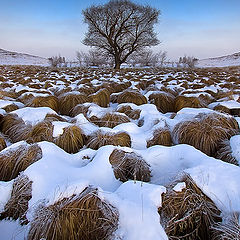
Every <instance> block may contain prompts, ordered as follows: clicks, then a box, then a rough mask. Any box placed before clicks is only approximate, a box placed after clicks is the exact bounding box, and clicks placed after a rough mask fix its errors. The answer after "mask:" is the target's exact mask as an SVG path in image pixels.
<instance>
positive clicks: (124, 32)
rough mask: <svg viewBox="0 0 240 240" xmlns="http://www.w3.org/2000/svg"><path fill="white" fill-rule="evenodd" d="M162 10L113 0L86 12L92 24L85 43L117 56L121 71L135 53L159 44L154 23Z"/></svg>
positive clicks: (87, 19)
mask: <svg viewBox="0 0 240 240" xmlns="http://www.w3.org/2000/svg"><path fill="white" fill-rule="evenodd" d="M159 14H160V11H159V10H157V9H155V8H152V7H150V6H143V5H139V4H135V3H133V2H131V1H129V0H110V1H109V2H108V3H106V4H104V5H98V6H91V7H89V8H87V9H86V10H84V11H83V15H84V20H85V23H87V24H88V32H87V33H86V36H85V39H84V41H83V43H84V44H85V45H88V46H91V47H95V48H97V49H99V50H100V51H102V52H103V53H104V54H107V55H108V56H111V57H113V59H114V62H115V68H116V69H119V68H120V65H121V64H122V63H124V62H125V61H126V60H127V58H128V57H129V56H130V55H131V54H132V53H134V52H138V51H141V50H143V49H144V48H146V47H150V46H155V45H157V44H159V40H158V39H157V34H156V33H155V32H154V24H156V23H157V22H158V16H159Z"/></svg>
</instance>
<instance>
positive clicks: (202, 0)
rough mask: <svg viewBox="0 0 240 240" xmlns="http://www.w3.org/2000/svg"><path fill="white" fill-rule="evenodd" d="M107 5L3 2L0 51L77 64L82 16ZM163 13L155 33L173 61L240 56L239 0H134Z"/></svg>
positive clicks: (77, 0) (94, 1) (74, 0)
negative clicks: (94, 7)
mask: <svg viewBox="0 0 240 240" xmlns="http://www.w3.org/2000/svg"><path fill="white" fill-rule="evenodd" d="M106 2H108V1H107V0H88V1H82V0H67V1H66V0H65V1H61V0H42V1H39V0H38V1H35V0H21V1H19V0H7V1H6V0H0V48H3V49H5V50H10V51H17V52H23V53H29V54H33V55H38V56H42V57H51V56H54V55H58V54H61V55H62V56H66V57H67V58H68V59H74V58H75V56H76V51H77V50H85V49H86V47H85V46H84V45H83V44H82V43H81V41H82V40H83V38H84V33H85V32H86V31H87V25H86V24H84V23H83V16H82V10H83V9H85V8H87V7H89V6H91V5H99V4H103V3H106ZM133 2H135V3H138V4H148V5H150V6H152V7H155V8H157V9H159V10H160V11H161V15H160V18H159V23H158V24H157V25H156V27H155V30H156V32H157V33H158V38H159V40H160V41H161V44H160V45H158V46H157V47H155V48H156V49H157V50H163V51H167V53H168V58H170V59H172V60H174V59H178V58H179V57H180V56H183V55H185V54H186V55H189V56H194V57H197V58H200V59H201V58H208V57H217V56H223V55H227V54H232V53H235V52H240V0H148V1H147V0H133Z"/></svg>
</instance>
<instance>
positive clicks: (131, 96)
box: [117, 90, 147, 105]
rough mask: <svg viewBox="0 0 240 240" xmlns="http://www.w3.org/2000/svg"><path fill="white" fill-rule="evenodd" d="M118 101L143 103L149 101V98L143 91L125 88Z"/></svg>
mask: <svg viewBox="0 0 240 240" xmlns="http://www.w3.org/2000/svg"><path fill="white" fill-rule="evenodd" d="M117 103H119V104H120V103H134V104H136V105H142V104H146V103H147V99H146V97H145V96H143V95H142V94H141V93H139V92H137V91H133V90H125V91H123V92H122V93H120V94H119V95H118V97H117Z"/></svg>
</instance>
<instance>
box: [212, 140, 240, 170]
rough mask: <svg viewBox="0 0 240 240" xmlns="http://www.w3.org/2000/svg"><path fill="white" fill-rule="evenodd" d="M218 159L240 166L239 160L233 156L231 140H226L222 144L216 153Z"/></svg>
mask: <svg viewBox="0 0 240 240" xmlns="http://www.w3.org/2000/svg"><path fill="white" fill-rule="evenodd" d="M216 158H218V159H221V160H222V161H224V162H228V163H231V164H235V165H237V166H239V163H238V161H237V159H236V158H235V157H234V156H233V155H232V148H231V145H230V141H229V140H225V141H223V142H222V143H221V144H220V148H219V150H218V151H217V153H216Z"/></svg>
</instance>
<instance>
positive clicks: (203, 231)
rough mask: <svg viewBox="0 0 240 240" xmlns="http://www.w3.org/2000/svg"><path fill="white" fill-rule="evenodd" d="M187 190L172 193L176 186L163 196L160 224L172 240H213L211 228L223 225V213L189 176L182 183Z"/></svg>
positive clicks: (171, 187)
mask: <svg viewBox="0 0 240 240" xmlns="http://www.w3.org/2000/svg"><path fill="white" fill-rule="evenodd" d="M179 182H185V184H186V188H184V189H182V191H180V192H176V191H174V190H173V187H174V185H176V184H177V182H176V183H175V184H174V185H172V186H170V187H169V188H168V189H167V192H166V193H165V194H163V199H162V207H160V208H159V214H160V216H161V224H162V226H163V227H164V229H165V232H166V234H167V235H168V237H169V239H170V240H174V239H179V240H189V239H194V240H197V239H199V240H210V239H212V238H211V236H212V232H211V226H212V225H213V224H214V223H216V222H220V221H221V218H220V213H221V212H220V211H219V210H218V208H217V207H216V205H215V204H214V203H213V201H212V200H211V199H210V198H208V197H207V196H206V195H205V194H204V193H203V192H202V191H201V189H200V188H198V186H197V185H196V183H195V182H194V181H193V180H192V178H191V177H190V176H184V177H183V178H182V179H181V181H179Z"/></svg>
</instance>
